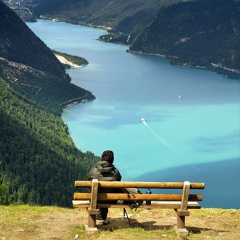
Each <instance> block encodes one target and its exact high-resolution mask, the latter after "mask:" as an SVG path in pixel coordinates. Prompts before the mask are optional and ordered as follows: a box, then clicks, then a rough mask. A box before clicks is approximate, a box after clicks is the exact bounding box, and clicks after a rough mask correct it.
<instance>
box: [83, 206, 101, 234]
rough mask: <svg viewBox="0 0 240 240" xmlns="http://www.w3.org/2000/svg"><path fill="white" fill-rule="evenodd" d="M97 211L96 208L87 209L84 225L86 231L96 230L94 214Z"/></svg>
mask: <svg viewBox="0 0 240 240" xmlns="http://www.w3.org/2000/svg"><path fill="white" fill-rule="evenodd" d="M98 213H99V210H98V209H88V224H87V225H86V226H85V228H86V231H88V232H97V231H98V230H97V227H96V215H97V214H98Z"/></svg>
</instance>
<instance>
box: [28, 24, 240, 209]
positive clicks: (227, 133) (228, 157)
mask: <svg viewBox="0 0 240 240" xmlns="http://www.w3.org/2000/svg"><path fill="white" fill-rule="evenodd" d="M28 26H29V27H30V28H31V29H32V30H33V31H34V32H35V33H36V34H37V35H38V36H39V37H40V38H41V39H42V40H43V41H44V42H45V43H46V44H47V45H48V46H49V47H50V48H51V49H54V50H58V51H61V52H66V53H69V54H72V55H77V56H81V57H84V58H86V59H87V60H88V61H89V65H87V66H85V67H82V68H76V69H70V70H68V73H69V74H70V76H71V78H72V82H73V83H74V84H76V85H78V86H80V87H83V88H85V89H87V90H90V91H91V92H92V93H93V94H94V95H95V96H96V100H95V101H93V102H90V103H86V104H81V105H78V106H74V107H71V108H68V109H65V110H64V112H63V114H62V118H63V120H64V122H65V123H66V124H67V125H68V127H69V130H70V133H71V137H72V139H73V141H74V142H75V144H76V146H77V147H78V148H79V149H81V150H82V151H84V152H85V151H91V152H93V153H95V154H96V155H101V153H102V151H103V150H106V149H111V150H113V151H114V153H115V165H116V166H117V167H118V168H119V170H120V171H121V174H122V175H123V180H125V181H128V180H129V181H133V180H139V181H185V180H189V181H200V182H205V183H206V188H205V190H203V194H204V200H203V202H202V205H203V206H204V207H221V208H240V184H239V183H240V134H239V132H240V122H239V121H240V105H239V103H240V81H239V80H235V79H227V78H225V77H224V76H221V75H218V74H216V73H213V72H211V71H208V70H204V69H196V68H180V67H174V66H171V65H170V64H169V61H168V60H166V59H163V58H159V57H154V56H145V55H135V54H130V53H127V52H126V50H127V47H126V46H120V45H114V44H106V43H103V42H100V41H97V38H98V37H99V36H100V35H102V34H105V33H106V32H105V31H103V30H99V29H94V28H89V27H84V26H78V25H71V24H67V23H57V22H51V21H43V20H39V21H38V22H37V23H28ZM141 118H145V121H146V124H144V123H142V122H141V121H140V119H141ZM154 191H155V190H153V192H154Z"/></svg>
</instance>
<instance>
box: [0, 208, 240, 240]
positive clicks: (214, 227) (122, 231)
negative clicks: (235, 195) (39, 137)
mask: <svg viewBox="0 0 240 240" xmlns="http://www.w3.org/2000/svg"><path fill="white" fill-rule="evenodd" d="M127 211H128V215H129V216H130V221H131V226H130V225H129V223H128V220H127V219H124V218H123V216H122V209H109V219H110V224H109V225H106V226H99V227H98V230H99V231H98V232H97V233H93V234H90V233H87V232H86V231H85V224H86V223H87V211H86V209H69V208H60V207H40V206H27V205H13V206H0V239H7V240H16V239H18V240H25V239H33V240H35V239H37V240H38V239H66V240H67V239H74V238H75V237H76V236H77V237H78V238H77V239H84V240H85V239H89V240H93V239H99V240H145V239H151V240H155V239H178V240H179V239H190V240H191V239H193V240H202V239H208V240H211V239H219V240H221V239H240V211H239V210H234V209H229V210H224V209H199V210H190V216H189V217H186V228H187V229H188V230H189V236H187V237H181V238H180V237H179V236H177V234H176V232H175V229H174V227H175V225H176V215H175V214H176V213H175V212H174V211H173V210H166V209H152V210H145V209H138V210H137V211H134V210H130V209H127Z"/></svg>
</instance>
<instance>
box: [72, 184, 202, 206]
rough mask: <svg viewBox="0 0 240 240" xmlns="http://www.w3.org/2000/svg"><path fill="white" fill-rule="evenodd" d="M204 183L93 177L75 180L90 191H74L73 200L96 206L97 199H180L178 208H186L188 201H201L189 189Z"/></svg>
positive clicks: (199, 197)
mask: <svg viewBox="0 0 240 240" xmlns="http://www.w3.org/2000/svg"><path fill="white" fill-rule="evenodd" d="M204 186H205V185H204V183H190V182H188V181H186V182H105V181H98V180H96V179H93V181H75V187H81V188H82V187H83V188H91V192H90V193H75V194H74V200H90V204H91V205H92V207H93V206H96V204H97V201H98V200H101V201H109V200H123V201H124V200H142V201H147V200H148V201H181V204H180V209H181V210H186V209H187V207H188V202H191V201H195V202H196V201H202V194H190V189H204ZM99 188H108V189H109V188H114V189H117V188H138V189H141V188H145V189H148V188H150V189H176V190H177V189H182V193H158V194H134V195H132V194H130V195H129V194H126V193H99V192H98V189H99Z"/></svg>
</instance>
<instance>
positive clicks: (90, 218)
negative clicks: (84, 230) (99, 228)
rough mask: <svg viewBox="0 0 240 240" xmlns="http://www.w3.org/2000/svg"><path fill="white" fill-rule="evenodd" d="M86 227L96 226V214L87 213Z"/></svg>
mask: <svg viewBox="0 0 240 240" xmlns="http://www.w3.org/2000/svg"><path fill="white" fill-rule="evenodd" d="M88 227H89V228H95V227H96V215H90V214H89V215H88Z"/></svg>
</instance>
